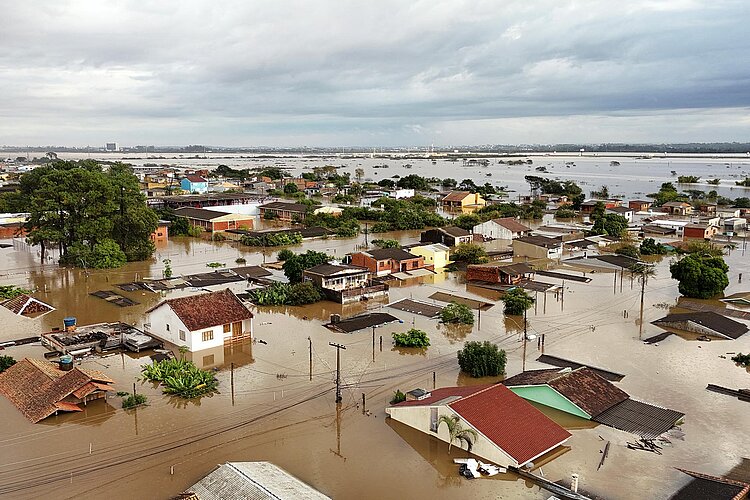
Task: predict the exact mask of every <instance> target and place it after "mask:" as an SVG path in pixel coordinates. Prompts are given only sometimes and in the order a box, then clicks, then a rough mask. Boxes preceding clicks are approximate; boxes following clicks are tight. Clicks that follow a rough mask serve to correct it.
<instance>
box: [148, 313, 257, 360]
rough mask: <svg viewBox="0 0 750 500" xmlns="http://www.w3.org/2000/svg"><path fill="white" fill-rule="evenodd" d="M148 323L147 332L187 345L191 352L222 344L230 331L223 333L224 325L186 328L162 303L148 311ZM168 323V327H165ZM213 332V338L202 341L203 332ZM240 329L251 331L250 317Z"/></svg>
mask: <svg viewBox="0 0 750 500" xmlns="http://www.w3.org/2000/svg"><path fill="white" fill-rule="evenodd" d="M148 319H149V324H150V325H151V326H150V327H149V328H148V332H149V333H151V334H153V335H155V336H157V337H159V338H160V339H162V340H165V341H167V342H169V343H171V344H174V345H176V346H182V345H184V346H187V348H188V350H189V351H191V352H195V351H200V350H203V349H211V348H213V347H218V346H222V345H224V338H225V336H226V337H227V338H229V337H231V335H232V334H231V327H230V333H228V334H225V333H224V325H218V326H214V327H212V328H204V329H202V330H198V331H190V330H188V329H187V327H186V326H185V324H184V323H183V322H182V321H181V320H180V318H178V317H177V315H176V314H175V313H174V311H172V308H170V307H169V306H168V305H166V304H165V305H163V306H161V307H158V308H157V309H154V310H153V311H151V312H150V313H149V316H148ZM167 325H169V329H167ZM207 331H211V332H213V338H212V339H211V340H207V341H203V332H207ZM242 331H243V333H244V332H247V333H251V332H252V319H247V320H244V321H243V322H242ZM180 332H184V337H185V339H184V340H183V339H182V338H181V336H180Z"/></svg>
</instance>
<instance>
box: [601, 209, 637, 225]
mask: <svg viewBox="0 0 750 500" xmlns="http://www.w3.org/2000/svg"><path fill="white" fill-rule="evenodd" d="M604 213H605V214H615V215H620V216H622V217H625V219H626V220H627V221H628V222H633V215H634V210H633V209H632V208H628V207H612V208H607V209H605V210H604Z"/></svg>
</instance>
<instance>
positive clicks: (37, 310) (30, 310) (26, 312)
mask: <svg viewBox="0 0 750 500" xmlns="http://www.w3.org/2000/svg"><path fill="white" fill-rule="evenodd" d="M0 305H2V306H3V307H4V308H6V309H7V310H9V311H10V312H12V313H13V314H16V315H18V316H25V317H27V318H28V317H38V316H41V315H43V314H47V313H48V312H52V311H54V310H55V308H54V307H52V306H51V305H49V304H47V303H46V302H42V301H41V300H39V299H37V298H34V297H32V296H31V295H26V294H21V295H19V296H18V297H14V298H12V299H8V300H5V301H2V302H0Z"/></svg>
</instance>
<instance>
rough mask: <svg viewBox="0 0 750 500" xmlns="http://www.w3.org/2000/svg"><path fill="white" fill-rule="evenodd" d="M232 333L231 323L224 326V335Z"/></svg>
mask: <svg viewBox="0 0 750 500" xmlns="http://www.w3.org/2000/svg"><path fill="white" fill-rule="evenodd" d="M231 331H232V325H230V324H229V323H227V324H226V325H224V333H229V332H231Z"/></svg>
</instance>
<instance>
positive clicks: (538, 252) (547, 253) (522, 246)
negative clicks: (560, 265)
mask: <svg viewBox="0 0 750 500" xmlns="http://www.w3.org/2000/svg"><path fill="white" fill-rule="evenodd" d="M512 245H513V256H514V257H530V258H533V259H552V260H554V259H559V258H560V257H562V247H557V248H549V249H548V248H545V247H540V246H537V245H532V244H531V243H527V242H525V241H519V240H513V243H512Z"/></svg>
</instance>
